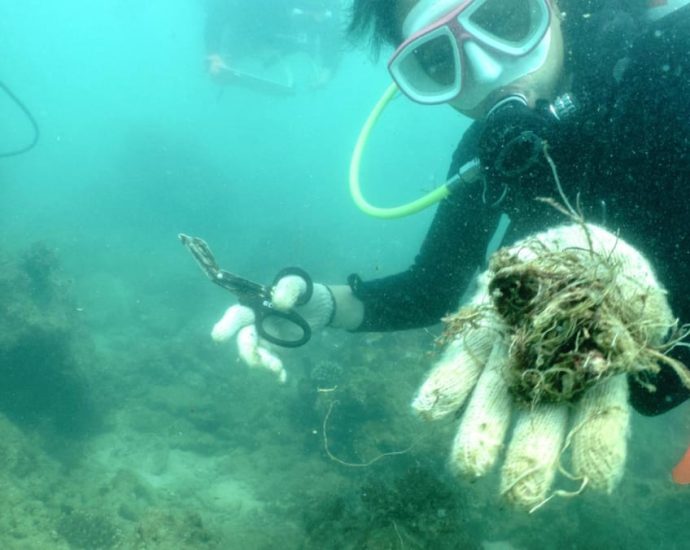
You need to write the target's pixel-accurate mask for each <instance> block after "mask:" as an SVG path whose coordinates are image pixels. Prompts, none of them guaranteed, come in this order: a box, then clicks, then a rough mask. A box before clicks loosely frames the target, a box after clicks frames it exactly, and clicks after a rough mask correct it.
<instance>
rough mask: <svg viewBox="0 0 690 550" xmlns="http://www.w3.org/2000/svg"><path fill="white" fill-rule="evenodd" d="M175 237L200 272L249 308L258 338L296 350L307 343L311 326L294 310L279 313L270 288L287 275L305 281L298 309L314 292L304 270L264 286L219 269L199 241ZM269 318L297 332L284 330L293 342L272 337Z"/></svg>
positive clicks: (283, 272)
mask: <svg viewBox="0 0 690 550" xmlns="http://www.w3.org/2000/svg"><path fill="white" fill-rule="evenodd" d="M178 238H179V239H180V241H181V242H182V244H183V245H184V246H185V247H187V249H188V250H189V251H190V252H191V253H192V256H194V259H195V260H196V262H197V263H198V264H199V267H200V268H201V270H202V271H203V272H204V273H205V274H206V276H207V277H208V278H209V279H211V281H213V282H214V283H215V284H217V285H218V286H220V287H222V288H224V289H225V290H229V291H230V292H232V293H233V294H234V295H235V296H237V300H238V301H239V303H240V304H242V305H243V306H246V307H248V308H250V309H251V310H252V311H253V312H254V316H255V321H254V323H255V325H256V331H257V332H258V334H259V336H261V338H264V339H265V340H267V341H269V342H271V343H272V344H276V345H278V346H283V347H285V348H297V347H299V346H303V345H304V344H306V343H307V342H308V341H309V339H310V338H311V327H310V326H309V323H307V321H305V319H304V317H302V316H301V315H300V314H299V313H297V312H295V311H293V310H288V311H281V310H279V309H276V307H275V306H274V305H273V302H272V300H271V288H272V287H273V286H274V285H275V284H276V283H277V282H278V281H279V280H280V279H281V278H282V277H285V276H286V275H297V276H298V277H301V278H302V279H304V280H305V281H306V282H307V289H306V291H305V292H304V293H303V295H302V296H300V298H299V300H298V301H297V303H296V304H295V305H297V306H299V305H303V304H306V303H307V302H308V301H309V299H310V298H311V295H312V293H313V291H314V283H313V281H312V280H311V277H310V276H309V275H308V274H307V272H306V271H304V270H303V269H300V268H299V267H287V268H285V269H282V270H281V271H280V272H279V273H278V275H276V277H275V279H274V280H273V284H272V285H271V286H264V285H261V284H259V283H255V282H253V281H250V280H248V279H245V278H243V277H240V276H238V275H234V274H233V273H230V272H228V271H225V270H224V269H221V268H220V267H219V266H218V264H217V263H216V259H215V258H214V257H213V253H212V252H211V249H210V248H209V246H208V245H207V244H206V242H205V241H203V240H202V239H200V238H198V237H190V236H189V235H185V234H184V233H180V234H179V235H178ZM269 319H271V320H273V321H278V322H275V323H273V325H274V326H275V327H280V326H285V323H287V325H288V326H289V327H291V328H293V329H296V330H287V331H283V332H288V333H292V332H295V333H296V337H295V338H294V339H292V338H289V339H286V338H281V337H280V336H278V335H276V334H275V331H276V330H277V329H276V328H274V329H273V331H274V333H271V330H270V329H269V327H267V326H266V321H267V320H269Z"/></svg>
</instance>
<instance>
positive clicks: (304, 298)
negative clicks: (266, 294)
mask: <svg viewBox="0 0 690 550" xmlns="http://www.w3.org/2000/svg"><path fill="white" fill-rule="evenodd" d="M288 275H296V276H297V277H300V278H301V279H304V282H305V283H307V289H306V290H305V291H304V293H303V294H302V295H301V296H300V297H299V298H298V299H297V301H296V302H295V305H296V306H303V305H304V304H306V303H307V302H308V301H309V300H311V297H312V295H313V294H314V281H312V278H311V275H309V273H307V272H306V271H304V269H302V268H301V267H284V268H283V269H281V270H280V271H279V272H278V274H277V275H276V276H275V278H274V279H273V284H272V285H271V288H272V287H274V286H276V285H277V284H278V281H280V280H281V279H282V278H283V277H286V276H288Z"/></svg>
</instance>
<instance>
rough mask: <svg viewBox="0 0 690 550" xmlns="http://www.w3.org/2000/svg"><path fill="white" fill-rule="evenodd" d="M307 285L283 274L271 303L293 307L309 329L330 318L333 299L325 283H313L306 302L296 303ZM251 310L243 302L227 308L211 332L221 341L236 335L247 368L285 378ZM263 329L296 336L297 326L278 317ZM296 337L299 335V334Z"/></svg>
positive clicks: (282, 307)
mask: <svg viewBox="0 0 690 550" xmlns="http://www.w3.org/2000/svg"><path fill="white" fill-rule="evenodd" d="M307 288H308V284H307V281H305V280H304V279H303V278H302V277H299V276H297V275H286V276H285V277H282V278H281V279H279V280H278V282H277V283H276V284H275V286H274V287H273V289H272V291H271V300H272V303H273V306H274V307H275V308H276V309H278V310H280V311H289V310H293V311H294V312H296V313H298V314H299V315H300V316H302V318H303V319H304V320H305V321H306V322H307V323H308V324H309V326H310V327H311V330H312V331H317V330H321V329H323V328H324V327H325V326H326V325H327V324H328V323H329V322H330V320H331V319H332V318H333V313H334V307H335V304H334V299H333V295H332V293H331V291H330V290H329V288H328V287H327V286H326V285H322V284H314V285H313V292H312V295H311V298H310V299H309V301H308V302H307V303H305V304H303V305H299V306H296V305H295V304H297V303H298V302H299V301H300V298H302V297H303V296H304V295H305V293H306V292H307ZM255 322H256V315H255V314H254V311H253V310H252V309H250V308H248V307H245V306H243V305H239V304H238V305H234V306H231V307H230V308H228V310H227V311H226V312H225V314H224V315H223V317H222V318H221V320H220V321H218V322H217V323H216V324H215V326H214V327H213V330H212V332H211V336H212V338H213V339H214V340H215V341H216V342H224V341H226V340H229V339H230V338H232V337H233V336H235V335H237V351H238V352H239V356H240V358H241V359H242V361H244V362H245V363H246V364H247V365H249V366H250V367H262V368H265V369H268V370H270V371H272V372H275V373H276V374H277V375H278V378H279V380H280V381H281V382H285V380H286V379H287V373H286V371H285V368H284V367H283V362H282V360H281V359H280V357H278V355H277V354H276V353H275V348H276V346H274V345H272V344H270V343H269V342H268V341H266V340H265V339H264V338H261V337H260V336H259V333H258V331H257V327H256V324H255ZM264 329H266V330H267V331H268V332H269V333H270V334H272V335H275V336H278V337H279V338H281V339H283V340H291V339H294V338H295V334H294V330H296V327H294V326H290V324H289V323H285V322H281V321H280V320H279V319H277V318H272V317H271V318H268V319H266V320H265V324H264ZM298 336H299V335H298Z"/></svg>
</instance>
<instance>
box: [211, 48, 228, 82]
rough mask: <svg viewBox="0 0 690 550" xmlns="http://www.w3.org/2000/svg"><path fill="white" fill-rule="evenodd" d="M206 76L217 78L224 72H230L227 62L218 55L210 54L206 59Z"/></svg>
mask: <svg viewBox="0 0 690 550" xmlns="http://www.w3.org/2000/svg"><path fill="white" fill-rule="evenodd" d="M206 61H207V70H208V74H209V75H211V76H212V77H213V78H219V77H220V76H221V75H222V74H223V73H224V72H225V71H228V70H230V67H229V66H228V63H227V60H226V59H225V58H224V57H223V56H222V55H220V54H219V53H212V54H209V55H208V56H207V57H206Z"/></svg>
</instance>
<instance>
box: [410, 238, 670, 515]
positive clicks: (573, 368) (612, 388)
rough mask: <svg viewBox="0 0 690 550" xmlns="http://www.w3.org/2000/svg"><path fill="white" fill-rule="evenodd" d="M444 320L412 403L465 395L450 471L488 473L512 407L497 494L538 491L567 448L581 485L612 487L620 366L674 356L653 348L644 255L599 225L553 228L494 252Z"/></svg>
mask: <svg viewBox="0 0 690 550" xmlns="http://www.w3.org/2000/svg"><path fill="white" fill-rule="evenodd" d="M585 227H586V230H585ZM446 321H447V323H448V324H447V330H446V334H445V341H446V342H447V347H446V349H445V351H444V353H443V355H442V357H441V358H440V360H439V361H438V362H437V363H436V365H435V366H434V367H433V369H432V371H431V373H430V374H429V376H428V378H427V379H426V381H425V382H424V384H423V385H422V387H421V388H420V389H419V391H418V394H417V396H416V397H415V399H414V401H413V403H412V406H413V408H414V409H415V410H416V412H418V413H419V414H420V415H421V416H422V417H424V418H426V419H439V418H443V417H446V416H448V415H451V414H454V413H456V412H457V411H458V410H459V409H460V408H461V407H462V406H463V404H464V403H465V401H466V400H467V398H468V397H469V402H468V403H467V406H466V408H465V410H464V413H463V415H462V419H461V422H460V426H459V429H458V431H457V435H456V437H455V440H454V442H453V447H452V452H451V456H450V462H451V466H452V467H453V468H454V470H455V471H456V472H458V473H460V474H462V475H465V476H469V477H472V478H476V477H480V476H483V475H485V474H486V473H488V472H489V470H490V469H491V468H492V466H494V464H495V463H496V462H497V460H498V458H499V455H500V454H501V452H502V448H503V446H504V439H505V438H506V435H507V433H508V430H509V428H510V426H511V422H512V419H511V417H512V416H513V415H515V416H516V417H517V418H516V420H515V423H514V428H513V432H512V437H511V439H510V443H509V444H508V446H507V451H506V454H505V459H504V463H503V467H502V471H501V479H500V491H501V494H503V495H504V496H505V497H506V498H507V499H508V500H509V501H511V502H513V503H516V504H518V505H520V506H524V507H526V508H530V509H532V510H534V509H536V508H538V507H539V506H540V505H541V504H543V503H544V502H546V500H548V498H550V497H549V496H548V493H549V490H550V488H551V486H552V483H553V481H554V478H555V475H556V473H557V471H558V470H559V468H561V471H562V472H563V473H567V469H565V468H564V467H565V462H564V461H562V460H561V459H562V454H563V452H564V451H565V450H566V449H570V453H571V461H570V466H569V469H570V470H572V476H573V477H574V478H576V479H578V480H580V482H581V485H580V486H581V488H583V487H584V486H585V485H587V484H588V485H589V486H591V487H594V488H595V489H598V490H601V491H605V492H611V491H612V490H613V489H614V487H615V486H616V484H617V483H618V481H619V480H620V478H621V476H622V474H623V470H624V463H625V457H626V440H627V437H628V431H629V419H630V406H629V404H628V394H627V375H630V376H634V377H636V378H637V379H638V380H640V381H642V382H644V377H645V373H646V372H656V371H658V369H659V361H662V362H668V363H670V362H672V361H673V360H672V359H669V358H666V357H665V356H664V355H663V351H664V350H665V349H666V348H664V342H665V341H666V340H665V339H666V338H668V333H669V330H671V329H672V328H674V327H675V321H674V319H673V317H672V315H671V311H670V308H669V306H668V303H667V301H666V296H665V293H664V291H663V290H662V289H661V288H660V285H659V283H658V282H657V280H656V278H655V276H654V274H653V272H652V268H651V266H650V265H649V263H648V262H647V261H646V260H645V258H643V257H642V256H641V255H640V253H639V252H637V251H636V250H635V249H634V248H633V247H632V246H630V245H628V244H627V243H625V242H624V241H622V240H620V239H619V238H618V237H616V236H615V235H612V234H611V233H608V232H607V231H605V230H604V229H601V228H599V227H596V226H591V225H587V226H584V225H568V226H562V227H557V228H554V229H551V230H549V231H545V232H543V233H539V234H537V235H534V236H533V237H530V238H528V239H525V240H524V241H521V242H519V243H517V244H515V245H513V246H512V247H510V248H507V249H501V250H499V251H498V252H497V253H496V254H494V256H493V257H492V261H491V264H490V267H489V270H488V271H487V272H485V273H484V274H482V276H481V279H480V284H479V289H478V291H477V292H476V294H475V296H474V298H473V300H472V301H471V303H470V304H469V305H468V306H466V307H464V308H462V309H461V310H460V311H459V312H458V313H457V314H455V315H454V316H451V317H450V318H448V319H446ZM672 366H673V365H672ZM677 366H678V365H676V367H677ZM674 368H675V367H674ZM554 494H564V491H556V493H554ZM552 496H553V495H552Z"/></svg>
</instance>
